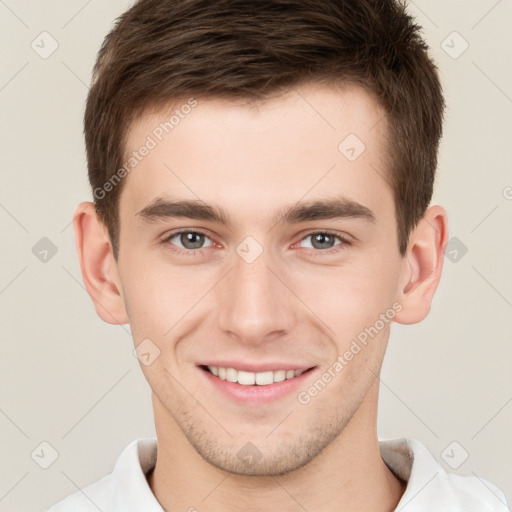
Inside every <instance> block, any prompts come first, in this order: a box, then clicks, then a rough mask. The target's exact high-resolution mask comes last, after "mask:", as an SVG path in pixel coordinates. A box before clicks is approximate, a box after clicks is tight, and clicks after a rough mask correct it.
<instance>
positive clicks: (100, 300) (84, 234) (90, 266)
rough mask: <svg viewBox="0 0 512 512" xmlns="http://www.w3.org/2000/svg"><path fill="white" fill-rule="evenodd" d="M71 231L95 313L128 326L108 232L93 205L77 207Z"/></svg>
mask: <svg viewBox="0 0 512 512" xmlns="http://www.w3.org/2000/svg"><path fill="white" fill-rule="evenodd" d="M73 228H74V232H75V244H76V250H77V253H78V260H79V263H80V269H81V272H82V278H83V280H84V285H85V288H86V289H87V292H88V293H89V295H90V297H91V299H92V301H93V303H94V308H95V309H96V313H97V314H98V316H99V317H100V318H101V319H102V320H103V321H105V322H107V323H109V324H114V325H119V324H126V323H128V315H127V313H126V308H125V304H124V298H123V296H122V288H121V282H120V279H119V272H118V269H117V262H116V261H115V259H114V256H113V253H112V245H111V243H110V239H109V237H108V233H107V229H106V227H105V225H104V224H103V223H102V222H101V221H100V220H99V218H98V215H97V213H96V209H95V207H94V204H93V203H90V202H83V203H80V204H79V205H78V206H77V208H76V210H75V214H74V216H73Z"/></svg>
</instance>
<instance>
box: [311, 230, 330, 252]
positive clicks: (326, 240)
mask: <svg viewBox="0 0 512 512" xmlns="http://www.w3.org/2000/svg"><path fill="white" fill-rule="evenodd" d="M313 240H314V242H313V246H314V247H315V249H326V248H330V247H331V244H330V242H332V237H331V235H327V234H325V233H319V234H317V235H315V236H314V237H313ZM317 242H319V245H320V247H317V245H316V244H317ZM323 244H327V247H325V245H323Z"/></svg>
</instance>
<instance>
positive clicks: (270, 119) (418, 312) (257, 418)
mask: <svg viewBox="0 0 512 512" xmlns="http://www.w3.org/2000/svg"><path fill="white" fill-rule="evenodd" d="M305 99H307V101H305ZM174 107H175V105H173V108H174ZM313 107H314V108H313ZM319 114H320V115H319ZM166 118H168V113H167V112H164V111H159V112H156V113H152V114H148V115H145V116H143V117H142V118H140V119H139V120H138V121H137V122H136V123H135V124H134V125H132V127H131V129H130V132H129V137H128V141H127V149H128V150H132V149H136V148H138V147H140V146H141V145H142V144H143V143H144V140H145V139H146V137H147V135H148V134H150V133H151V132H152V130H153V129H154V128H155V126H157V125H158V124H159V123H160V122H161V121H162V120H164V119H166ZM385 130H386V119H385V117H384V116H383V111H382V110H381V108H380V107H379V105H378V104H377V103H376V102H375V101H374V100H373V99H372V98H371V97H370V96H369V95H368V94H367V93H366V92H364V91H363V90H362V89H360V88H357V87H355V86H353V87H350V88H346V89H344V90H338V89H334V88H331V87H327V86H319V85H303V86H301V87H299V88H297V89H295V90H293V91H289V92H287V93H285V94H282V95H281V96H279V97H274V98H272V99H268V100H266V101H264V102H262V103H259V104H256V105H247V104H245V103H242V102H235V101H221V100H212V99H210V100H201V99H198V105H197V106H196V107H195V108H194V109H193V110H192V112H191V113H190V114H189V115H188V116H187V117H186V118H184V119H182V120H181V121H180V124H179V125H178V126H176V127H175V129H174V130H173V131H172V132H170V133H169V134H168V135H167V136H166V137H165V138H164V139H163V140H162V142H160V143H159V144H158V145H157V147H156V148H154V149H152V150H151V152H150V153H149V154H148V155H147V156H146V157H145V158H144V159H143V160H142V161H141V162H140V163H139V164H138V165H137V167H136V170H133V171H132V172H131V173H130V174H129V175H128V176H127V177H126V178H124V179H125V180H126V182H125V183H124V188H123V191H122V193H121V196H120V203H119V207H120V219H121V233H120V251H119V259H118V261H116V260H115V259H114V258H113V255H112V248H111V245H110V241H109V238H108V236H107V231H106V228H105V226H103V225H102V224H101V222H100V221H99V220H98V218H97V216H96V213H95V210H94V207H93V205H92V204H91V203H81V204H80V205H79V206H78V207H77V210H76V215H75V220H74V228H75V235H76V243H77V250H78V254H79V259H80V265H81V269H82V275H83V278H84V283H85V285H86V287H87V290H88V292H89V294H90V295H91V297H92V300H93V301H94V304H95V307H96V311H97V313H98V315H99V316H100V317H101V318H102V319H103V320H104V321H106V322H109V323H113V324H118V323H128V322H129V323H130V326H131V330H132V334H133V338H134V343H135V345H138V344H139V343H140V342H141V341H142V340H145V339H147V338H149V339H150V340H151V341H152V342H153V343H154V344H155V345H156V346H157V347H158V349H159V350H160V355H159V357H157V358H156V359H155V360H154V361H153V362H152V363H151V364H150V365H147V366H146V365H143V364H141V369H142V371H143V373H144V376H145V378H146V379H147V381H148V383H149V384H150V386H151V389H152V401H153V408H154V415H155V425H156V433H157V437H158V459H157V463H156V467H155V469H154V472H153V473H152V474H151V475H148V483H149V485H150V487H151V489H152V491H153V493H154V494H155V496H156V498H157V499H158V501H159V502H160V504H161V505H162V507H163V508H164V509H165V510H188V509H189V508H190V507H195V508H197V509H199V510H201V511H219V512H220V511H224V512H225V511H240V510H254V511H256V510H266V509H270V507H272V508H273V509H277V510H281V511H285V512H288V511H290V512H291V511H299V510H304V509H305V510H315V511H321V512H328V511H339V510H345V511H368V510H373V511H377V512H384V511H391V510H394V509H395V507H396V505H397V503H398V502H399V500H400V497H401V496H402V494H403V492H404V490H405V485H404V483H403V482H401V481H400V480H398V479H397V478H396V477H395V476H394V475H393V473H392V472H391V471H390V470H389V469H388V468H387V466H386V465H385V464H384V462H383V460H382V458H381V456H380V452H379V445H378V439H377V429H376V425H377V404H378V392H379V379H378V376H379V372H380V368H381V365H382V361H383V357H384V353H385V350H386V346H387V342H388V338H389V334H390V327H389V326H390V324H386V326H385V328H383V329H381V330H380V331H379V333H378V335H377V336H375V337H374V338H373V339H371V341H369V343H368V344H367V346H365V347H364V349H363V350H362V351H361V352H359V353H358V354H357V355H356V356H354V358H353V359H352V360H351V361H350V362H349V363H348V364H347V365H346V366H345V367H344V368H343V370H342V371H341V372H339V373H338V374H337V375H336V377H335V378H333V379H332V380H331V382H330V383H329V384H328V385H327V386H326V387H325V388H324V389H323V390H322V391H321V392H320V393H318V394H317V396H315V397H314V398H313V399H312V400H311V401H310V402H309V403H308V404H306V405H303V404H301V403H299V401H298V400H297V393H291V394H290V395H288V396H285V397H283V398H280V399H279V400H277V401H275V402H274V403H270V404H265V405H261V406H254V405H248V404H239V403H235V402H234V401H232V400H230V399H229V398H227V397H225V396H224V395H222V394H220V393H219V392H218V391H217V390H216V389H214V388H213V386H212V385H211V384H210V383H208V382H207V381H206V379H204V378H202V377H203V376H202V374H200V373H199V372H202V370H200V369H199V368H198V367H197V366H196V365H197V364H198V363H200V362H204V361H208V360H215V359H220V358H224V359H228V358H230V359H236V360H241V361H248V362H260V361H265V362H268V361H281V362H282V361H289V362H293V363H300V364H301V365H306V366H315V367H316V368H315V371H314V372H313V373H311V374H310V375H309V376H307V379H306V380H305V382H304V385H303V386H301V388H300V390H299V391H303V390H307V389H308V388H309V387H311V385H312V384H313V383H314V381H316V380H317V379H318V378H320V377H321V375H322V374H323V373H324V372H326V371H327V369H328V368H329V367H331V366H332V365H333V363H334V362H335V361H336V358H337V357H338V355H341V354H344V353H345V352H346V351H347V350H348V349H349V348H350V345H351V343H352V341H353V340H354V339H355V338H356V336H357V335H358V334H359V333H361V332H362V331H364V329H365V328H367V327H369V326H372V325H374V324H375V322H376V320H378V319H379V315H381V314H382V313H385V312H386V311H387V310H389V309H390V308H391V307H392V305H393V304H394V303H398V304H399V305H400V307H401V310H400V311H399V312H398V313H397V314H396V316H395V317H394V319H393V321H396V322H399V323H403V324H412V323H416V322H420V321H421V320H423V319H424V318H425V317H426V316H427V314H428V312H429V310H430V305H431V301H432V298H433V295H434V293H435V290H436V288H437V285H438V282H439V279H440V277H441V272H442V266H443V250H444V247H445V245H446V242H447V239H448V232H447V231H448V230H447V215H446V211H445V210H444V209H443V208H442V207H441V206H438V205H435V206H430V207H429V208H428V209H427V211H426V213H425V215H424V217H423V219H422V220H421V221H420V222H419V223H418V225H417V227H416V228H415V229H414V231H413V232H412V233H411V235H410V237H409V246H408V250H407V254H406V255H405V256H404V257H401V256H400V254H399V251H398V235H397V226H396V218H395V213H394V200H393V194H392V190H391V188H390V187H389V185H388V183H387V182H386V180H385V179H384V178H385V177H386V172H385V168H384V163H383V162H384V155H385V153H384V151H385V149H384V146H383V139H384V134H385ZM349 133H353V134H356V135H357V136H358V137H359V138H360V139H361V140H362V141H364V144H365V146H366V149H365V151H364V152H363V153H362V154H361V155H360V156H359V158H357V159H356V160H355V161H352V162H351V161H349V160H348V159H347V158H346V157H345V156H344V155H343V154H342V153H341V152H340V151H339V150H338V145H339V144H340V142H341V141H342V140H343V139H345V137H346V136H347V135H348V134H349ZM336 194H343V196H344V197H346V198H350V199H351V200H354V201H357V202H358V203H361V204H362V205H364V206H366V207H367V208H369V209H370V210H371V211H372V212H373V213H374V215H375V221H374V222H371V221H368V220H366V219H362V218H340V219H327V220H308V221H305V222H301V223H299V224H276V222H275V215H276V213H277V212H278V211H279V210H280V209H282V208H284V207H287V206H290V205H294V204H296V203H297V202H298V201H314V200H317V199H326V198H331V197H333V196H334V195H336ZM163 196H167V197H170V196H172V197H173V198H174V199H176V198H179V199H192V200H194V199H196V200H197V199H200V200H201V201H204V202H205V203H208V204H213V205H217V206H220V207H222V208H223V209H224V210H225V211H226V212H227V213H228V214H229V215H230V217H231V220H232V224H231V225H230V226H229V227H228V226H225V225H223V224H220V223H218V222H213V221H209V220H197V219H188V218H164V219H157V220H152V221H147V220H146V221H145V220H144V219H143V218H142V217H141V215H137V213H138V212H140V211H141V210H142V209H143V208H145V207H146V206H147V205H148V204H149V203H150V202H151V201H153V200H154V199H155V198H157V197H163ZM178 228H190V230H191V231H193V230H194V229H198V230H201V231H203V232H205V233H207V235H208V236H207V237H206V238H205V241H204V245H203V247H202V248H200V249H198V250H196V252H195V254H193V255H190V254H180V253H177V252H174V251H173V250H172V247H174V248H176V249H177V250H178V251H179V250H181V251H182V252H183V253H184V252H186V251H187V250H188V251H190V249H187V248H185V246H183V240H182V239H181V243H180V237H179V236H177V237H174V238H172V239H170V240H169V239H168V237H169V236H170V234H171V232H172V231H173V230H176V229H178ZM325 230H330V231H335V232H337V233H339V235H340V236H343V237H345V239H346V240H348V241H350V242H351V243H350V244H347V243H343V242H341V240H340V239H338V238H336V237H334V238H333V239H330V240H332V242H331V244H330V247H331V248H332V249H334V250H335V251H336V252H334V253H332V254H327V253H325V251H326V249H325V248H323V247H325V246H326V243H325V242H324V246H320V248H318V247H319V246H318V245H316V246H315V245H313V243H314V240H313V239H314V237H312V236H309V237H308V236H307V235H308V234H309V235H311V234H314V233H318V232H322V231H325ZM247 236H251V237H253V238H254V239H255V240H256V241H257V242H258V243H259V244H260V246H261V247H262V248H263V252H262V253H261V254H260V255H259V257H258V258H256V260H255V261H253V262H252V263H248V262H247V261H245V260H244V259H243V258H242V257H240V255H239V254H238V253H237V251H236V248H237V246H238V245H239V244H240V243H241V242H242V241H243V240H244V239H245V238H246V237H247ZM166 238H167V239H166ZM185 243H186V240H185ZM173 244H174V245H173ZM210 244H211V245H210ZM189 247H190V246H189ZM200 377H201V378H200ZM248 442H251V443H252V444H253V445H255V446H256V447H257V448H258V450H259V451H260V452H261V454H262V455H261V458H260V459H259V460H258V461H257V462H255V463H253V464H252V465H249V464H247V463H246V462H244V461H243V460H240V459H239V458H238V457H237V453H238V452H239V450H240V449H241V448H243V447H244V446H245V445H246V443H248Z"/></svg>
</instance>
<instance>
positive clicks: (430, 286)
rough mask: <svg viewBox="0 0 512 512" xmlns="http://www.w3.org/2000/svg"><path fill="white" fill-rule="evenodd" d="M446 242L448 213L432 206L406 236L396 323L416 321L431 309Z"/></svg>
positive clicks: (421, 318) (420, 319) (436, 206)
mask: <svg viewBox="0 0 512 512" xmlns="http://www.w3.org/2000/svg"><path fill="white" fill-rule="evenodd" d="M447 242H448V217H447V213H446V211H445V210H444V208H442V207H441V206H439V205H435V206H431V207H429V208H428V209H427V210H426V212H425V215H424V216H423V218H422V219H421V220H420V222H419V223H418V225H417V226H416V228H415V229H414V230H413V232H412V233H411V236H410V238H409V247H408V249H407V254H406V255H405V256H404V260H403V267H402V273H401V281H400V285H399V290H398V295H397V301H399V302H400V303H401V304H402V310H401V311H400V312H399V313H398V314H397V315H396V316H395V319H394V320H395V321H396V322H398V323H401V324H414V323H418V322H421V321H422V320H423V319H424V318H425V317H426V316H427V315H428V313H429V312H430V306H431V303H432V299H433V298H434V293H435V291H436V289H437V286H438V284H439V281H440V279H441V273H442V269H443V262H444V249H445V247H446V244H447Z"/></svg>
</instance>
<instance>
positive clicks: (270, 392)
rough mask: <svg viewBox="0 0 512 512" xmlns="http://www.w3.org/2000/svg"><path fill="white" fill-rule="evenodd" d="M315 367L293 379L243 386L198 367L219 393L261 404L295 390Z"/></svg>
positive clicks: (241, 401)
mask: <svg viewBox="0 0 512 512" xmlns="http://www.w3.org/2000/svg"><path fill="white" fill-rule="evenodd" d="M314 370H315V368H311V369H309V370H307V371H305V372H303V373H301V374H300V375H299V376H297V377H293V379H287V380H283V381H282V382H274V384H267V385H266V386H258V385H253V386H244V385H243V384H238V382H229V381H227V380H222V379H219V377H216V376H215V375H213V374H212V373H210V372H209V371H208V370H204V369H203V368H199V371H200V372H201V373H202V374H203V375H204V376H205V378H206V379H207V380H208V382H210V384H211V385H212V386H214V387H215V388H216V389H218V390H219V391H220V392H221V393H224V395H226V396H228V397H229V398H231V399H232V400H235V401H237V402H239V403H242V404H255V405H262V404H267V403H270V402H274V401H276V400H278V399H280V398H282V397H284V396H286V395H289V394H291V393H293V392H294V391H297V389H298V388H299V387H300V386H301V385H302V386H303V385H304V381H305V380H306V379H307V378H308V377H309V376H310V374H311V373H313V372H314Z"/></svg>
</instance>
